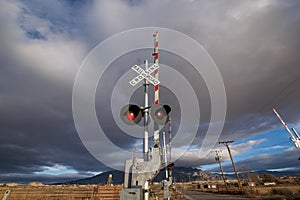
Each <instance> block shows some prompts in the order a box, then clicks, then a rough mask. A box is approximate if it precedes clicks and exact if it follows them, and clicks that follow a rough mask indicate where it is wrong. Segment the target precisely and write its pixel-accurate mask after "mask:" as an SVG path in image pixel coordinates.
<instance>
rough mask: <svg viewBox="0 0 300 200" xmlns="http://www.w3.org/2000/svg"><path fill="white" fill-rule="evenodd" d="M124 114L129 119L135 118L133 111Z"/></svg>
mask: <svg viewBox="0 0 300 200" xmlns="http://www.w3.org/2000/svg"><path fill="white" fill-rule="evenodd" d="M126 116H127V118H128V119H129V120H134V119H135V115H134V113H133V112H130V111H128V112H127V115H126Z"/></svg>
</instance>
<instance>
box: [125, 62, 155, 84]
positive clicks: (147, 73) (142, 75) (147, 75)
mask: <svg viewBox="0 0 300 200" xmlns="http://www.w3.org/2000/svg"><path fill="white" fill-rule="evenodd" d="M158 68H159V66H158V65H157V64H153V65H151V66H150V67H149V68H148V69H147V70H144V69H142V68H141V67H139V66H138V65H134V66H132V67H131V69H133V70H134V71H136V72H137V73H138V74H139V75H138V76H137V77H135V78H134V79H132V80H131V81H129V83H130V85H132V86H135V85H136V84H138V83H139V82H140V81H142V80H144V79H146V80H147V81H149V83H151V84H153V85H154V86H156V85H158V84H159V83H160V82H159V80H157V79H156V78H154V77H153V76H151V73H152V72H154V71H155V70H156V69H158Z"/></svg>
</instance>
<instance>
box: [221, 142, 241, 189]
mask: <svg viewBox="0 0 300 200" xmlns="http://www.w3.org/2000/svg"><path fill="white" fill-rule="evenodd" d="M232 142H233V141H232V140H230V141H222V142H219V144H223V145H224V146H225V147H226V148H227V150H228V153H229V156H230V160H231V163H232V166H233V169H234V173H235V176H236V178H237V181H238V184H239V188H240V190H241V191H243V187H242V184H241V181H240V178H239V175H238V173H237V171H236V167H235V164H234V161H233V159H232V155H231V151H230V148H229V144H230V143H232Z"/></svg>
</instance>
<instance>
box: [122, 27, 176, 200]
mask: <svg viewBox="0 0 300 200" xmlns="http://www.w3.org/2000/svg"><path fill="white" fill-rule="evenodd" d="M153 36H154V43H155V48H154V53H153V56H154V64H153V65H151V66H148V61H147V60H146V61H145V70H144V69H143V68H141V67H140V66H138V65H134V66H132V67H131V69H132V70H134V71H135V72H137V73H138V75H137V76H136V77H135V78H133V79H132V80H131V81H129V84H130V85H132V86H135V85H137V84H138V83H139V82H141V81H143V80H144V98H145V99H144V100H145V101H144V106H138V105H134V104H128V105H125V106H123V108H122V109H121V111H120V118H121V120H122V121H123V122H124V123H125V124H127V125H136V124H138V123H139V122H140V121H141V119H142V118H144V140H143V158H137V157H135V156H133V158H132V159H130V160H126V161H125V176H124V189H123V190H122V192H121V197H120V199H121V200H131V199H143V200H148V199H149V191H150V181H152V180H153V179H154V178H155V176H156V175H157V174H158V173H159V171H160V170H162V169H164V168H165V169H166V179H165V180H163V185H164V198H165V199H170V195H169V187H170V186H171V184H172V176H171V174H172V173H171V169H172V165H173V164H172V163H171V164H170V166H168V159H167V151H166V146H167V144H166V140H165V133H164V134H163V136H164V137H163V141H164V142H163V146H161V145H159V125H166V124H167V123H168V122H169V121H170V117H169V113H170V112H171V108H170V106H168V105H162V104H159V102H158V85H159V83H160V82H159V80H158V68H159V66H158V33H157V32H156V33H155V35H153ZM153 72H154V74H155V76H154V77H153V76H152V75H151V74H152V73H153ZM149 83H151V84H152V85H154V92H155V95H154V96H155V99H154V104H153V105H151V106H149V103H148V87H149ZM149 114H150V115H149ZM149 116H151V118H152V119H153V121H154V124H155V125H154V147H153V148H150V154H151V156H150V157H149V141H148V140H149V138H148V135H149V133H148V132H149V130H148V124H149ZM169 141H170V139H169ZM168 170H170V172H169V171H168Z"/></svg>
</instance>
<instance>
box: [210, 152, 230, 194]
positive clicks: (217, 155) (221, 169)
mask: <svg viewBox="0 0 300 200" xmlns="http://www.w3.org/2000/svg"><path fill="white" fill-rule="evenodd" d="M211 152H212V153H213V152H215V153H216V157H215V159H216V161H218V163H219V167H220V171H221V173H222V178H223V181H224V184H225V187H226V190H228V189H227V184H226V179H225V175H224V171H223V168H222V162H221V160H222V158H221V156H220V155H219V153H221V152H222V150H214V151H211Z"/></svg>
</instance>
